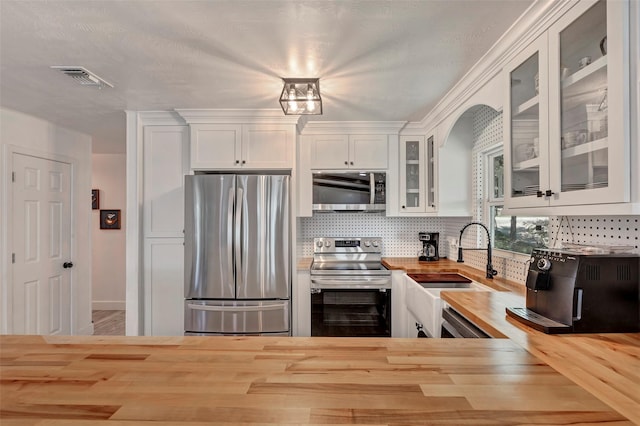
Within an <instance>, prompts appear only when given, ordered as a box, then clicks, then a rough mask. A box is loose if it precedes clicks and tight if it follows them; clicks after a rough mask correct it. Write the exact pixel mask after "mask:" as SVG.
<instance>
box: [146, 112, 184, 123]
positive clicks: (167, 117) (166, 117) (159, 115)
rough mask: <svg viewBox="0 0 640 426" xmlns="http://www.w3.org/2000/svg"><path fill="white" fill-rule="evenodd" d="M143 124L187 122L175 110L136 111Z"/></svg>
mask: <svg viewBox="0 0 640 426" xmlns="http://www.w3.org/2000/svg"><path fill="white" fill-rule="evenodd" d="M135 113H136V114H137V117H138V123H139V125H141V126H176V125H177V126H179V125H184V124H186V123H185V121H184V119H183V118H182V117H180V115H178V114H177V113H176V112H175V111H135Z"/></svg>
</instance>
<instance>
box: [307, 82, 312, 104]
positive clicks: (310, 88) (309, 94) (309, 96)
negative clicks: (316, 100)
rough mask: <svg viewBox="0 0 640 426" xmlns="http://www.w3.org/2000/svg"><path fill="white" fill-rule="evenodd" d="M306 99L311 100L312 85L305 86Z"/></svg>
mask: <svg viewBox="0 0 640 426" xmlns="http://www.w3.org/2000/svg"><path fill="white" fill-rule="evenodd" d="M307 99H309V100H311V99H313V85H311V84H309V85H307Z"/></svg>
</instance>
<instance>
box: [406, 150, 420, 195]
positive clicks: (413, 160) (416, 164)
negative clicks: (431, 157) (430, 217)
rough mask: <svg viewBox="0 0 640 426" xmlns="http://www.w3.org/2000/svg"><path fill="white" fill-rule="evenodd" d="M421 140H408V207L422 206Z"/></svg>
mask: <svg viewBox="0 0 640 426" xmlns="http://www.w3.org/2000/svg"><path fill="white" fill-rule="evenodd" d="M420 154H421V149H420V142H419V141H407V142H406V153H405V167H406V176H405V179H406V182H405V191H406V195H405V198H406V207H408V208H411V207H419V206H420Z"/></svg>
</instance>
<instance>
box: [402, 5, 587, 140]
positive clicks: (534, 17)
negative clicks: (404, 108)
mask: <svg viewBox="0 0 640 426" xmlns="http://www.w3.org/2000/svg"><path fill="white" fill-rule="evenodd" d="M578 1H579V0H538V1H536V2H535V3H533V4H532V5H531V6H530V7H529V8H528V9H527V10H526V11H525V12H524V13H523V14H522V15H521V16H520V17H519V18H518V19H517V20H516V21H515V22H514V23H513V24H512V25H511V27H509V29H508V30H507V31H506V32H505V33H504V34H503V35H502V36H501V37H500V38H499V39H498V41H496V43H494V45H493V46H491V48H490V49H489V50H488V51H487V53H485V54H484V55H483V56H482V58H480V60H479V61H478V62H476V64H475V65H474V66H473V67H471V69H470V70H469V71H468V72H467V73H466V74H465V75H464V76H463V77H462V78H461V79H460V80H459V81H458V82H457V83H456V84H455V86H454V87H453V88H452V89H451V90H450V91H449V92H447V94H446V95H444V96H443V97H442V99H441V100H440V101H439V102H438V103H437V104H436V106H435V107H434V108H433V109H432V110H431V111H430V112H429V113H428V114H427V115H426V116H425V117H424V118H423V119H422V120H420V121H419V122H410V123H408V124H407V126H406V128H405V129H404V130H409V131H413V132H416V131H422V132H428V131H429V130H430V129H432V128H433V127H434V126H437V125H438V124H440V123H441V122H442V121H443V120H445V119H446V118H447V117H448V116H449V115H450V114H452V113H453V112H455V111H456V109H458V108H459V107H460V106H462V105H463V104H464V103H465V102H467V101H468V100H469V98H471V97H472V96H473V95H474V94H475V93H476V92H477V91H478V90H480V89H481V88H482V87H483V86H484V85H485V84H487V82H489V81H490V80H491V79H492V78H494V77H495V76H497V75H498V74H499V73H501V72H502V68H503V67H504V66H505V65H506V64H507V63H508V62H509V61H510V60H511V59H512V58H513V57H514V56H515V55H516V54H517V53H518V52H520V51H521V50H522V49H524V48H525V47H526V46H527V45H529V44H530V43H531V42H533V41H534V40H535V39H536V38H538V37H539V36H540V35H541V34H542V33H544V32H545V31H546V30H547V29H548V28H549V27H550V26H551V25H552V24H553V23H554V22H555V21H557V20H558V19H559V18H560V17H561V16H562V15H563V14H564V13H566V12H567V11H568V10H569V9H571V8H572V7H573V6H575V5H576V4H577V3H578Z"/></svg>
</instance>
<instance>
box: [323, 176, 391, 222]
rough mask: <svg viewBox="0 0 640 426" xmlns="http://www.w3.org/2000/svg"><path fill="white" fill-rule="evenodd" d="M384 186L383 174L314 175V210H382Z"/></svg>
mask: <svg viewBox="0 0 640 426" xmlns="http://www.w3.org/2000/svg"><path fill="white" fill-rule="evenodd" d="M386 183H387V175H386V173H385V172H354V171H345V172H341V171H322V172H313V210H314V211H325V212H332V211H333V212H336V211H369V212H379V211H385V210H386V208H387V189H386Z"/></svg>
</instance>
